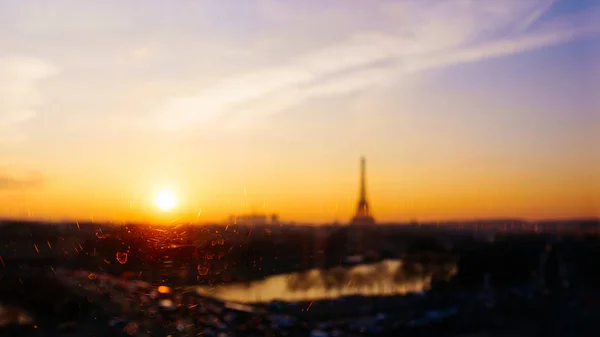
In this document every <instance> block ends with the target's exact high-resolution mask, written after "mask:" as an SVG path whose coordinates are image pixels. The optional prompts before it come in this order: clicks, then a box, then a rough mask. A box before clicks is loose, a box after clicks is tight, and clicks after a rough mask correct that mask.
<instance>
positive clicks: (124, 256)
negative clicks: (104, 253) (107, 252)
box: [117, 252, 127, 264]
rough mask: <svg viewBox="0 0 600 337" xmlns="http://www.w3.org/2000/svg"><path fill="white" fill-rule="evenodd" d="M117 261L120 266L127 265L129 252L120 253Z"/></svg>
mask: <svg viewBox="0 0 600 337" xmlns="http://www.w3.org/2000/svg"><path fill="white" fill-rule="evenodd" d="M117 261H119V263H120V264H125V263H127V252H118V253H117Z"/></svg>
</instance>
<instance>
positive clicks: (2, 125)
mask: <svg viewBox="0 0 600 337" xmlns="http://www.w3.org/2000/svg"><path fill="white" fill-rule="evenodd" d="M56 72H57V68H56V67H55V66H54V65H52V64H50V63H48V62H46V61H43V60H39V59H36V58H27V57H5V58H0V97H2V99H0V143H2V142H14V141H21V140H23V139H24V138H25V135H24V134H23V133H22V132H21V131H20V130H19V124H21V123H24V122H26V121H28V120H29V119H31V118H33V117H35V116H36V114H37V110H36V109H37V108H38V107H39V104H40V103H41V101H42V98H41V97H40V94H39V91H38V84H39V82H40V81H42V80H44V79H46V78H47V77H49V76H51V75H53V74H55V73H56Z"/></svg>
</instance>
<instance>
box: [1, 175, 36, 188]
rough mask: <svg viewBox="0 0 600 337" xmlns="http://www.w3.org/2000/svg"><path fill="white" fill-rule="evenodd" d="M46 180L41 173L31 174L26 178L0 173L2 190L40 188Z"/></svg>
mask: <svg viewBox="0 0 600 337" xmlns="http://www.w3.org/2000/svg"><path fill="white" fill-rule="evenodd" d="M43 183H44V178H43V176H42V175H41V174H39V173H30V174H28V175H26V176H24V177H18V176H15V175H9V174H7V173H1V172H0V190H18V189H28V188H36V187H40V186H41V185H43Z"/></svg>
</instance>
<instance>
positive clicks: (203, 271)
mask: <svg viewBox="0 0 600 337" xmlns="http://www.w3.org/2000/svg"><path fill="white" fill-rule="evenodd" d="M198 274H200V275H202V276H205V275H208V268H206V267H202V266H198Z"/></svg>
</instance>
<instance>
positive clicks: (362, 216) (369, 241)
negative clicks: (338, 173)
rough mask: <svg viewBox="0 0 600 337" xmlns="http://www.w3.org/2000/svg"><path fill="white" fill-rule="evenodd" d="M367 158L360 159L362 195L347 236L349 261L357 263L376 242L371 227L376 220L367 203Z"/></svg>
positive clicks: (360, 194)
mask: <svg viewBox="0 0 600 337" xmlns="http://www.w3.org/2000/svg"><path fill="white" fill-rule="evenodd" d="M365 166H366V165H365V158H364V157H363V158H361V159H360V193H359V198H358V204H357V205H356V213H355V214H354V217H353V218H352V220H351V221H350V225H349V226H348V228H347V230H348V232H347V233H348V235H347V252H348V255H349V257H348V259H349V260H352V261H355V260H357V258H358V257H360V259H363V258H364V257H365V255H367V253H368V252H369V250H370V248H371V247H372V246H373V243H374V240H373V238H372V237H371V235H369V234H370V232H372V231H371V230H369V227H372V226H374V225H375V219H374V218H373V215H372V214H371V209H370V207H369V202H368V201H367V188H366V170H365Z"/></svg>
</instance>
